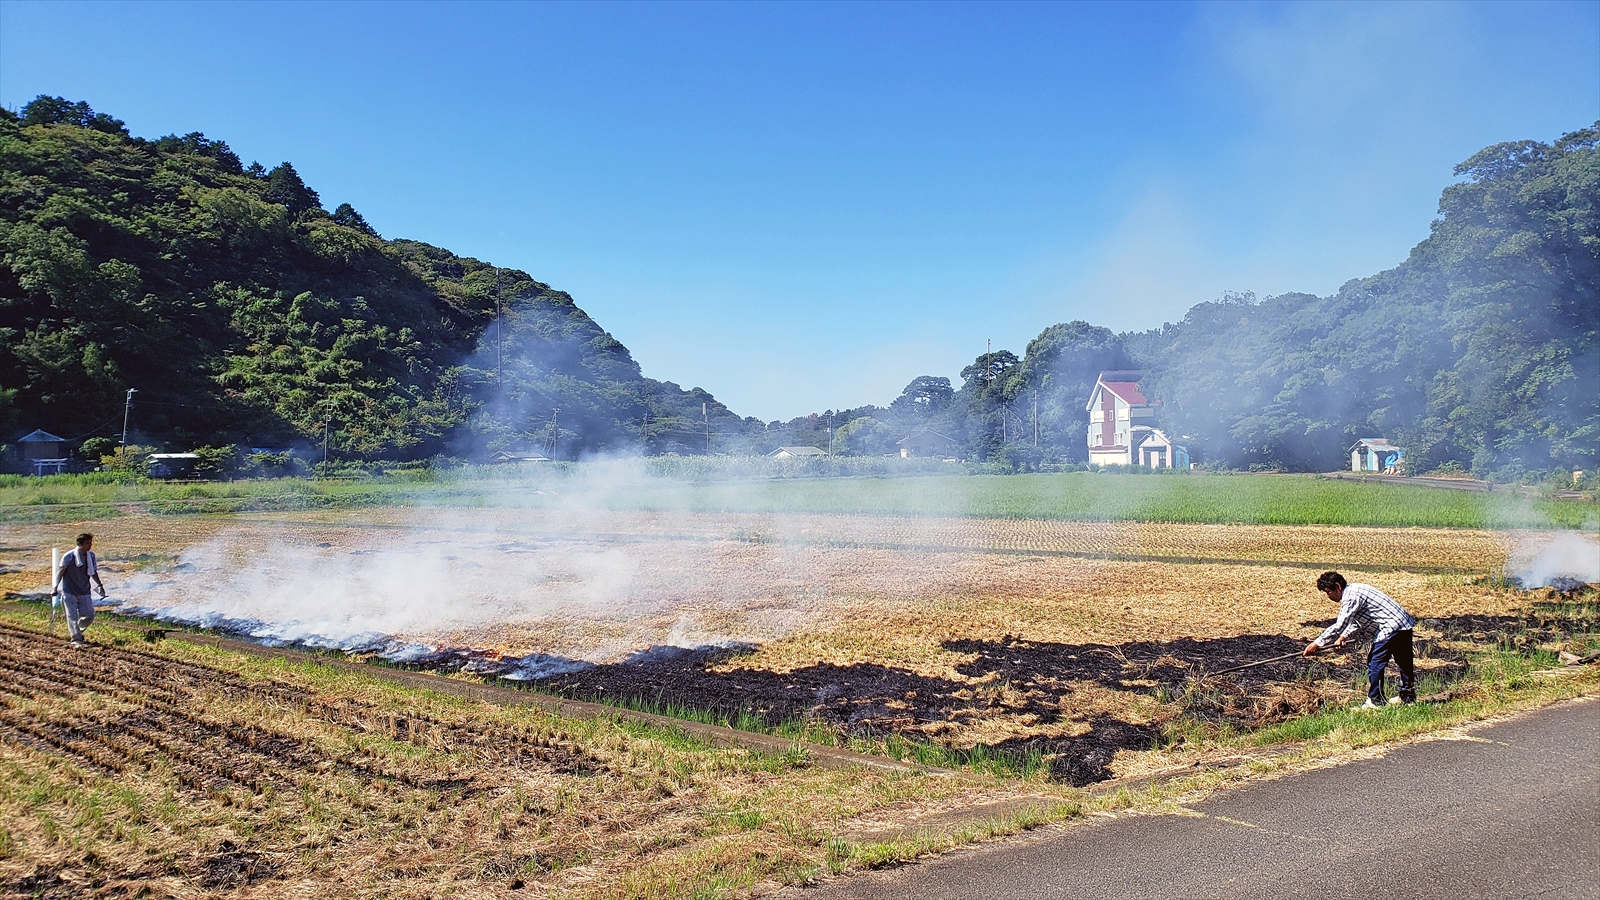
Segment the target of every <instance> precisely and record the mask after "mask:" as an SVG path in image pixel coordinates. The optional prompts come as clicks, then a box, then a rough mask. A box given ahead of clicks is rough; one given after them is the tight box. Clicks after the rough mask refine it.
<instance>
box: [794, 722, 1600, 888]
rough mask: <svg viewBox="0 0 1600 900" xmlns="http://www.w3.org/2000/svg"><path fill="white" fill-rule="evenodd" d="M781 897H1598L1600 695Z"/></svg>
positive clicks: (1599, 876) (842, 880)
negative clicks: (1187, 802) (1182, 806)
mask: <svg viewBox="0 0 1600 900" xmlns="http://www.w3.org/2000/svg"><path fill="white" fill-rule="evenodd" d="M1186 811H1187V813H1188V814H1186V815H1182V814H1180V815H1167V816H1130V817H1127V818H1119V819H1108V820H1106V821H1105V822H1104V823H1103V824H1083V825H1077V826H1073V827H1067V828H1062V829H1050V830H1045V831H1041V832H1036V833H1034V834H1033V835H1029V836H1025V837H1023V838H1020V839H1018V840H1013V841H1006V842H1000V843H994V844H987V845H983V846H980V847H977V848H974V849H972V850H967V851H960V852H956V853H952V854H948V855H946V856H942V857H939V858H937V859H934V860H931V861H928V862H925V863H921V864H918V865H912V866H904V867H901V868H897V869H889V870H884V871H881V872H870V873H866V874H862V875H857V876H854V877H850V878H845V879H840V880H837V881H834V882H831V883H828V884H824V885H821V886H818V887H812V888H792V889H789V890H787V891H784V892H782V894H780V896H782V897H784V898H786V900H844V898H852V900H875V898H901V897H918V898H944V897H950V898H975V900H976V898H996V900H1036V898H1072V900H1079V898H1113V897H1158V898H1162V900H1173V898H1187V897H1218V898H1224V897H1225V898H1257V897H1259V898H1273V900H1278V898H1283V897H1352V898H1378V897H1382V898H1390V897H1406V898H1419V900H1420V898H1442V900H1443V898H1448V900H1455V898H1460V897H1485V898H1490V897H1492V898H1502V897H1541V898H1543V897H1550V898H1555V897H1582V898H1600V700H1588V701H1573V702H1567V703H1562V704H1558V705H1556V706H1552V707H1547V708H1545V709H1543V710H1538V711H1535V712H1532V713H1527V714H1524V715H1522V716H1519V717H1517V718H1515V719H1512V720H1509V721H1506V722H1502V723H1500V724H1497V725H1493V726H1489V727H1485V728H1481V729H1476V730H1474V731H1472V732H1470V734H1469V738H1468V739H1467V740H1438V741H1427V742H1423V743H1418V744H1411V745H1407V746H1403V747H1399V748H1396V749H1394V750H1392V751H1390V752H1389V753H1388V754H1387V755H1385V756H1384V757H1382V758H1381V759H1373V760H1364V761H1359V762H1353V763H1349V764H1346V765H1343V766H1338V767H1335V768H1328V769H1319V770H1316V771H1312V772H1306V773H1304V774H1299V775H1293V776H1289V777H1285V778H1281V779H1278V780H1275V781H1268V782H1262V783H1259V784H1254V785H1247V786H1244V787H1240V788H1235V789H1231V790H1226V791H1222V792H1219V793H1217V794H1214V795H1212V797H1210V798H1209V799H1207V800H1204V801H1201V802H1199V803H1195V804H1192V805H1191V806H1189V807H1186Z"/></svg>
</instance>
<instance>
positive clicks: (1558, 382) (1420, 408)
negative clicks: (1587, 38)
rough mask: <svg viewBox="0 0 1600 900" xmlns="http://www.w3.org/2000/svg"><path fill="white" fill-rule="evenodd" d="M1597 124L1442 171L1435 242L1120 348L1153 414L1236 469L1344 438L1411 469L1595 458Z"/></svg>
mask: <svg viewBox="0 0 1600 900" xmlns="http://www.w3.org/2000/svg"><path fill="white" fill-rule="evenodd" d="M1597 141H1600V123H1596V126H1595V127H1591V128H1586V129H1583V130H1580V131H1576V132H1573V133H1571V134H1568V135H1566V136H1564V137H1562V138H1561V139H1560V140H1558V141H1556V142H1554V143H1553V144H1543V143H1539V142H1536V141H1518V142H1514V143H1505V144H1497V145H1495V146H1492V147H1488V148H1486V149H1484V150H1482V151H1480V152H1478V153H1477V154H1475V155H1473V156H1472V158H1470V159H1468V160H1466V161H1465V162H1463V163H1462V164H1461V165H1459V166H1457V167H1456V172H1455V174H1456V175H1457V176H1458V177H1459V178H1461V179H1462V180H1461V181H1459V182H1457V183H1455V184H1452V185H1450V186H1448V187H1447V188H1445V190H1444V193H1443V195H1442V196H1441V198H1440V201H1439V217H1438V219H1436V220H1435V221H1434V223H1433V227H1432V230H1431V234H1430V235H1429V237H1428V238H1427V239H1426V240H1424V241H1423V242H1422V243H1420V244H1418V245H1417V246H1416V247H1415V248H1414V249H1413V250H1412V251H1411V254H1410V256H1409V257H1408V258H1407V259H1406V261H1405V262H1404V263H1402V264H1401V265H1399V266H1397V267H1395V268H1393V269H1390V270H1389V271H1387V272H1383V273H1380V274H1378V275H1374V276H1372V277H1370V278H1365V279H1360V280H1356V281H1352V282H1350V283H1348V284H1346V285H1344V286H1343V287H1342V288H1340V290H1339V291H1338V292H1337V293H1336V294H1334V295H1333V296H1331V297H1312V296H1309V295H1305V294H1287V295H1284V296H1280V297H1273V298H1270V299H1266V300H1262V301H1256V300H1255V299H1254V298H1252V297H1249V296H1245V297H1230V298H1225V299H1223V300H1221V301H1218V302H1214V303H1205V304H1201V305H1199V306H1196V307H1194V308H1193V309H1191V310H1190V311H1189V313H1188V315H1187V316H1185V317H1184V319H1183V321H1181V322H1179V323H1177V324H1176V325H1172V326H1169V327H1167V328H1165V329H1162V330H1160V331H1156V332H1151V333H1147V334H1144V335H1131V336H1129V337H1128V346H1129V349H1130V350H1132V351H1133V352H1134V356H1135V357H1137V359H1138V361H1139V362H1140V363H1142V364H1143V365H1144V366H1145V367H1146V370H1147V372H1148V373H1149V377H1148V378H1147V379H1146V382H1145V384H1144V389H1145V390H1146V392H1147V393H1148V394H1149V395H1151V396H1156V397H1160V398H1162V400H1163V401H1164V403H1163V408H1162V410H1161V413H1160V417H1161V419H1162V420H1163V421H1164V422H1165V423H1166V424H1167V425H1168V427H1169V428H1171V429H1173V430H1174V431H1177V432H1179V433H1182V434H1186V435H1188V436H1189V440H1190V442H1191V443H1192V444H1194V445H1195V446H1196V447H1198V448H1199V449H1200V450H1201V451H1202V452H1205V453H1208V454H1209V455H1210V456H1211V457H1212V458H1213V459H1218V460H1220V461H1224V462H1227V463H1230V464H1232V465H1236V466H1242V465H1246V464H1251V463H1261V464H1266V465H1271V466H1275V467H1282V468H1291V469H1327V468H1337V467H1339V466H1340V465H1341V463H1342V462H1344V460H1345V459H1346V458H1347V457H1346V455H1345V454H1346V452H1347V451H1346V450H1345V448H1347V447H1349V446H1350V445H1351V444H1352V443H1353V442H1354V441H1355V440H1356V439H1357V438H1360V437H1368V436H1385V437H1389V438H1390V439H1392V440H1395V441H1397V442H1398V443H1399V444H1400V445H1402V446H1404V447H1406V448H1407V451H1408V454H1409V456H1410V463H1411V467H1412V470H1413V471H1428V470H1430V469H1433V468H1435V467H1438V466H1442V465H1448V464H1450V463H1456V464H1459V465H1460V466H1461V467H1462V468H1466V469H1470V470H1471V471H1474V472H1477V473H1479V474H1483V475H1494V476H1499V477H1517V476H1520V475H1523V474H1529V473H1537V472H1545V471H1550V470H1552V469H1556V470H1562V469H1564V470H1566V471H1571V470H1573V469H1574V468H1575V467H1576V468H1583V469H1587V470H1590V471H1591V472H1592V471H1593V470H1594V468H1595V466H1596V465H1597V464H1600V150H1597V148H1596V144H1597Z"/></svg>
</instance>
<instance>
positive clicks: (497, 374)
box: [494, 295, 506, 395]
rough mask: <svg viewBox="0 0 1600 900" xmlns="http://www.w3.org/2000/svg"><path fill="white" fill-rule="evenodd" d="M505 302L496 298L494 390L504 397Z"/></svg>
mask: <svg viewBox="0 0 1600 900" xmlns="http://www.w3.org/2000/svg"><path fill="white" fill-rule="evenodd" d="M505 317H506V311H505V301H503V300H501V299H500V297H499V295H496V296H495V298H494V389H495V393H498V394H502V395H504V394H505V392H506V373H505V366H506V353H505V341H504V335H505V330H506V329H505Z"/></svg>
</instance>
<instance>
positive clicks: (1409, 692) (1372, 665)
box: [1302, 572, 1417, 709]
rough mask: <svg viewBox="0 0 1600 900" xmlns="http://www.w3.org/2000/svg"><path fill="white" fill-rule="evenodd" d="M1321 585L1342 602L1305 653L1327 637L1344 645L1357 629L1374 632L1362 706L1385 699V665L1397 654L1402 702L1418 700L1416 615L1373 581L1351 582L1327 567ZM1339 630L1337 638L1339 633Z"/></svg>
mask: <svg viewBox="0 0 1600 900" xmlns="http://www.w3.org/2000/svg"><path fill="white" fill-rule="evenodd" d="M1317 590H1319V591H1321V592H1323V593H1324V594H1327V595H1328V599H1329V600H1332V601H1333V602H1335V603H1337V604H1339V618H1337V619H1335V620H1334V622H1333V624H1332V625H1329V626H1328V629H1327V630H1326V631H1324V632H1322V634H1320V635H1318V636H1317V639H1316V640H1314V641H1312V642H1311V643H1309V644H1307V645H1306V649H1305V652H1304V653H1303V654H1302V655H1303V656H1311V655H1312V654H1314V653H1316V652H1317V651H1319V650H1321V649H1322V648H1323V647H1326V646H1327V645H1328V641H1330V640H1332V641H1333V646H1335V647H1343V646H1344V642H1345V641H1346V640H1347V639H1348V638H1350V637H1351V636H1352V635H1354V634H1356V633H1357V632H1370V633H1371V634H1372V649H1371V650H1370V651H1368V653H1367V702H1366V703H1364V704H1362V707H1361V708H1362V709H1377V708H1379V707H1381V706H1383V705H1384V703H1385V702H1386V701H1385V700H1384V699H1383V669H1384V667H1385V666H1387V665H1388V664H1389V660H1390V659H1393V660H1394V662H1395V665H1396V666H1398V667H1399V669H1400V697H1399V699H1398V700H1397V701H1396V702H1398V703H1415V702H1416V701H1417V687H1416V683H1417V681H1416V679H1417V674H1416V668H1415V666H1414V664H1413V660H1412V653H1411V650H1412V648H1411V630H1412V629H1413V628H1415V627H1416V624H1417V619H1416V617H1415V616H1413V615H1411V613H1408V612H1406V610H1405V607H1403V606H1401V605H1400V604H1399V603H1397V602H1395V599H1394V598H1393V597H1390V596H1389V595H1388V594H1385V593H1384V592H1383V591H1380V590H1378V589H1377V588H1375V587H1373V586H1372V585H1370V584H1348V583H1347V582H1346V581H1345V580H1344V576H1343V575H1340V574H1339V573H1338V572H1323V573H1322V574H1321V575H1319V576H1317ZM1336 635H1337V639H1335V636H1336Z"/></svg>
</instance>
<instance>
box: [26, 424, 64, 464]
mask: <svg viewBox="0 0 1600 900" xmlns="http://www.w3.org/2000/svg"><path fill="white" fill-rule="evenodd" d="M17 444H18V445H19V446H21V448H22V458H23V460H25V461H26V460H34V459H52V460H53V459H63V458H65V457H66V455H67V439H66V438H58V437H56V436H55V435H53V434H51V433H50V432H48V431H43V430H39V431H35V432H33V433H32V434H30V435H27V436H25V437H22V438H18V439H17Z"/></svg>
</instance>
